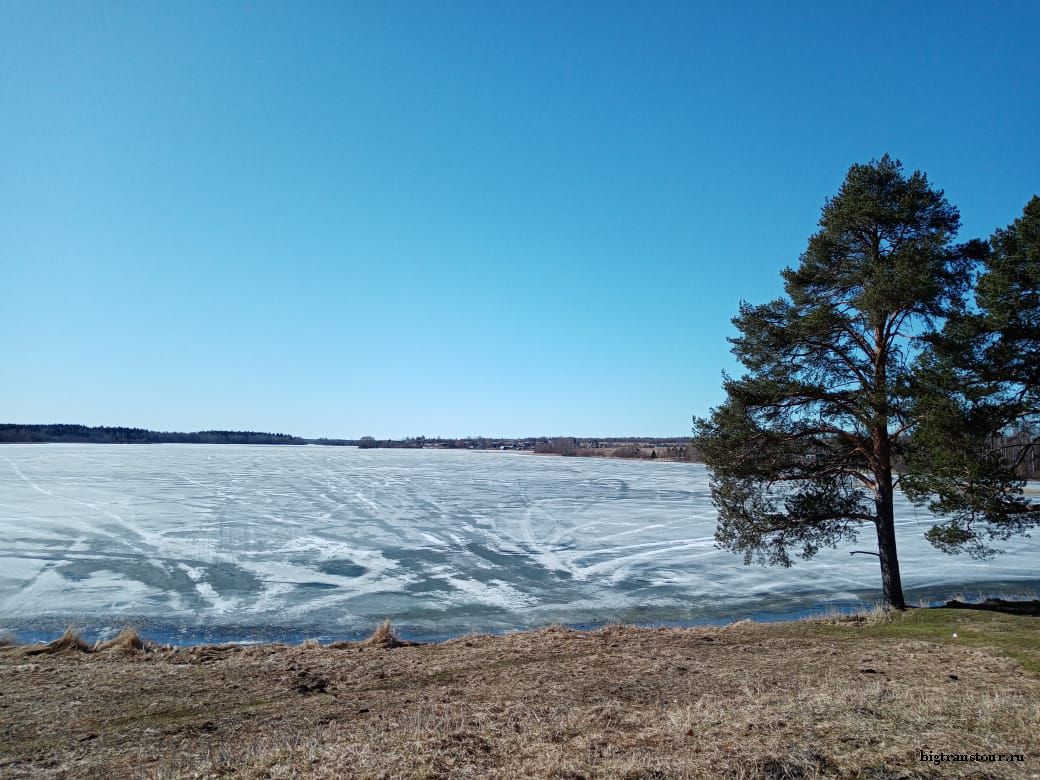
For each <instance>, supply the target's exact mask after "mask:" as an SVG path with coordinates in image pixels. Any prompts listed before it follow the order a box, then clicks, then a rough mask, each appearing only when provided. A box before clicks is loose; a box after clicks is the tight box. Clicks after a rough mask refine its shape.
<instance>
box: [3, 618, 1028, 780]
mask: <svg viewBox="0 0 1040 780" xmlns="http://www.w3.org/2000/svg"><path fill="white" fill-rule="evenodd" d="M954 634H956V636H954ZM135 639H136V638H135V637H133V636H129V635H128V636H126V637H124V638H123V639H122V640H121V641H117V642H113V643H110V645H109V646H107V647H104V648H99V649H97V650H95V651H91V652H88V651H86V649H85V646H84V645H82V644H79V643H77V642H76V641H75V637H73V636H71V635H70V636H68V637H66V638H65V641H64V642H63V643H61V645H57V646H52V647H49V648H45V647H42V646H33V647H26V646H11V647H7V648H6V649H4V650H3V651H2V652H0V694H2V695H0V776H4V777H29V776H32V777H40V776H42V777H47V776H52V777H105V778H109V777H251V778H252V777H256V778H260V777H264V778H281V777H316V778H340V777H364V778H383V777H385V778H391V777H392V778H398V777H400V778H434V777H473V778H485V777H490V778H514V777H553V778H571V779H576V778H633V779H634V778H646V779H647V780H649V779H650V778H672V777H674V778H687V777H688V778H700V777H747V778H753V777H754V778H763V777H764V778H773V779H776V780H779V779H780V778H814V777H858V778H887V779H888V780H896V778H919V777H921V778H923V777H977V778H983V777H1015V778H1022V777H1040V618H1036V617H1021V616H1012V615H1004V614H997V613H993V612H982V611H970V610H950V609H942V610H925V609H918V610H913V611H910V612H907V613H902V614H895V615H892V616H886V615H883V614H880V613H878V614H874V615H866V616H859V617H856V618H833V619H819V620H813V621H798V622H791V623H774V624H753V623H748V622H742V623H737V624H733V625H731V626H726V627H723V628H717V627H712V628H692V629H671V628H670V629H644V628H632V627H626V626H612V627H608V628H604V629H601V630H598V631H590V632H579V631H572V630H567V629H564V628H559V627H554V628H547V629H544V630H540V631H533V632H524V633H516V634H509V635H504V636H494V637H488V636H467V637H462V638H459V639H455V640H452V641H449V642H444V643H440V644H430V645H404V646H398V643H397V642H396V641H395V640H394V639H393V637H392V635H390V634H388V633H382V634H377V635H376V636H374V638H373V640H371V641H369V642H368V643H367V644H366V643H336V644H334V645H329V646H319V645H318V644H317V643H314V642H311V643H304V644H303V645H300V646H285V645H258V646H199V647H192V648H179V649H174V648H144V649H142V648H141V647H140V646H139V643H138V642H136V641H135ZM922 751H924V752H925V753H929V754H940V753H946V754H973V753H985V754H990V753H992V754H1021V755H1022V756H1023V757H1024V761H1023V762H1021V763H1007V762H999V763H997V762H994V763H989V762H987V763H972V762H944V763H941V764H936V763H933V762H928V761H922V760H921V758H920V756H921V752H922Z"/></svg>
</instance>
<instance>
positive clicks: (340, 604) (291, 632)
mask: <svg viewBox="0 0 1040 780" xmlns="http://www.w3.org/2000/svg"><path fill="white" fill-rule="evenodd" d="M897 512H898V517H897V522H898V533H899V546H900V559H901V563H902V570H903V580H904V587H905V589H906V590H907V595H908V599H914V598H929V599H935V598H942V597H945V596H947V595H949V594H952V593H955V592H959V591H965V592H969V593H974V592H975V591H976V590H984V591H987V592H1000V591H1004V590H1010V591H1016V592H1021V591H1023V590H1028V589H1031V588H1032V589H1035V588H1036V587H1037V584H1038V580H1040V575H1038V572H1037V562H1038V561H1040V544H1038V541H1037V540H1036V539H1026V540H1023V539H1018V540H1014V541H1013V542H1012V543H1011V544H1010V547H1011V552H1009V553H1008V554H1006V555H1004V556H1000V557H998V558H997V559H995V560H993V561H989V562H980V561H973V560H971V559H970V558H968V557H966V556H961V557H949V556H946V555H944V554H942V553H940V552H938V551H937V550H935V549H933V548H932V547H931V546H930V545H929V544H928V543H927V542H926V541H925V540H924V539H923V536H922V534H923V533H924V531H925V530H926V529H927V527H928V523H927V520H928V516H927V513H925V512H920V511H918V512H915V511H914V509H913V507H912V506H910V505H909V504H907V503H905V502H903V503H900V504H899V506H898V507H897ZM714 527H715V511H714V509H713V507H712V505H711V503H710V500H709V492H708V479H707V474H706V472H705V470H704V468H703V467H701V466H694V465H688V464H669V463H646V462H639V463H631V462H624V461H614V460H604V459H598V458H595V459H594V458H557V457H539V456H533V455H527V454H520V453H493V452H453V451H428V450H355V449H348V448H336V447H261V446H254V447H245V446H217V445H61V444H16V445H0V628H3V627H5V626H6V627H8V628H15V629H16V630H20V631H27V630H29V631H31V630H47V631H52V630H54V629H55V628H56V627H59V626H61V625H63V624H64V622H66V621H68V620H70V619H73V620H75V621H76V622H77V624H78V625H80V626H87V627H89V628H94V629H98V628H103V627H106V626H113V627H119V626H121V625H123V624H125V623H128V622H132V623H134V624H135V625H138V626H139V627H142V628H144V629H145V630H146V631H147V630H151V631H152V632H153V633H158V634H161V635H164V636H168V637H170V638H173V639H178V638H181V639H184V640H185V641H186V640H189V639H201V638H208V639H213V638H218V639H221V638H222V639H226V638H239V639H245V638H250V637H271V636H285V637H287V638H291V637H298V636H303V635H310V636H315V635H317V636H325V637H331V636H353V635H356V634H358V633H365V632H367V631H370V630H371V628H372V627H373V626H374V625H375V624H376V623H377V622H379V621H381V620H382V619H383V618H385V617H389V618H391V619H392V620H393V621H394V622H395V624H397V625H398V626H399V627H400V628H401V629H403V631H404V632H405V633H406V634H409V635H412V636H420V637H435V636H445V635H450V634H458V633H463V632H466V631H471V630H473V631H488V630H501V629H508V628H518V627H526V626H533V625H544V624H546V623H548V622H551V621H554V620H559V621H562V622H565V623H572V624H593V623H597V622H601V621H608V620H618V619H620V620H626V621H634V622H644V623H647V622H651V623H652V622H696V621H703V620H721V619H727V618H734V617H742V616H752V615H753V616H758V617H764V616H769V615H790V614H793V613H797V612H799V611H802V610H805V609H809V608H814V607H818V606H821V605H827V604H848V603H849V602H855V601H857V600H862V601H865V602H866V603H868V604H869V603H871V602H873V601H874V600H876V599H878V598H880V593H879V585H880V577H879V573H878V565H877V561H876V559H875V558H873V557H869V556H851V557H850V556H849V554H848V551H847V549H846V550H839V551H825V552H823V553H821V554H820V555H819V556H817V558H815V559H814V560H812V561H809V562H799V563H797V564H796V565H795V567H793V568H791V569H787V570H784V569H776V568H762V567H758V566H751V567H746V566H744V565H743V564H742V562H741V559H740V558H739V557H738V556H736V555H733V554H731V553H728V552H724V551H721V550H717V549H715V546H714V541H713V538H712V534H713V532H714ZM873 546H874V538H873V528H872V527H871V528H865V529H864V531H863V534H862V536H861V541H860V543H859V544H858V545H856V547H859V548H862V549H872V548H873ZM850 549H851V548H850Z"/></svg>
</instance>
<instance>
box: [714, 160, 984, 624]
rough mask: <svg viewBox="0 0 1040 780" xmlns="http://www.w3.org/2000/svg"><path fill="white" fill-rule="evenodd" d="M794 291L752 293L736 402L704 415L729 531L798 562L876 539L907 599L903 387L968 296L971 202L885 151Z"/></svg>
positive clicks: (892, 594)
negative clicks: (900, 464)
mask: <svg viewBox="0 0 1040 780" xmlns="http://www.w3.org/2000/svg"><path fill="white" fill-rule="evenodd" d="M819 227H820V229H819V232H817V233H816V234H815V235H813V236H812V237H811V238H810V239H809V245H808V248H807V249H806V251H805V252H804V253H803V254H802V256H801V259H800V262H799V264H798V267H797V268H795V269H791V268H788V269H786V270H785V271H784V272H783V278H784V289H785V291H786V296H785V297H783V298H779V299H777V300H774V301H771V302H769V303H766V304H763V305H759V306H753V305H750V304H748V303H746V302H745V303H742V304H741V306H740V313H739V314H738V316H737V317H735V318H734V320H733V323H734V325H736V327H737V329H738V330H739V331H740V335H739V336H737V337H736V338H733V339H731V343H732V344H733V352H734V354H735V355H736V356H737V357H738V358H739V360H740V362H741V363H742V364H743V365H744V367H745V368H746V369H747V372H746V373H745V374H744V375H743V376H741V377H740V378H739V379H733V378H730V377H724V387H725V391H726V400H725V402H724V403H723V404H722V405H721V406H719V407H718V408H716V409H713V410H712V413H711V416H710V417H709V418H708V419H703V420H696V421H695V425H694V433H695V435H696V445H697V446H698V447H699V448H700V450H701V452H702V453H703V455H704V459H705V462H706V464H707V465H708V467H709V469H710V470H711V474H712V483H711V489H712V496H713V499H714V502H715V504H716V506H717V508H718V510H719V525H718V529H717V531H716V540H717V541H718V543H719V544H720V545H721V546H723V547H725V548H728V549H731V550H733V551H735V552H742V553H744V557H745V562H746V563H751V562H752V561H753V560H758V561H759V562H761V563H770V564H779V565H783V566H790V565H791V563H792V559H791V552H792V551H794V552H795V553H796V554H798V555H800V556H801V557H804V558H810V557H812V556H813V555H814V554H816V553H817V552H818V550H819V549H820V548H821V546H835V545H837V544H838V543H839V542H841V541H843V540H850V539H855V538H856V535H857V531H858V529H859V528H860V527H861V525H863V524H872V525H873V526H874V527H875V530H876V535H877V545H878V546H877V550H878V551H877V555H878V558H879V559H880V564H881V576H882V584H883V589H884V597H885V600H886V602H887V603H888V604H889V605H890V606H893V607H897V608H902V607H904V606H905V604H904V599H903V591H902V584H901V580H900V575H899V560H898V555H897V550H896V535H895V522H894V520H895V518H894V506H893V491H894V489H895V485H896V478H895V475H894V465H895V463H896V462H897V459H899V458H900V457H901V455H902V451H903V448H904V444H905V440H906V434H907V432H908V431H909V430H910V429H911V427H912V426H913V425H914V422H915V420H914V418H913V416H912V411H913V409H912V404H911V403H910V399H909V398H908V397H907V395H906V393H905V392H904V391H905V389H906V388H907V387H908V385H909V374H910V362H911V360H912V358H913V356H914V354H915V353H916V352H917V349H918V347H917V344H918V336H919V334H920V333H922V332H923V331H928V330H930V329H933V328H934V327H936V326H937V323H939V322H940V321H941V320H943V319H945V318H946V317H948V316H949V315H950V314H951V313H955V312H956V311H958V310H959V308H960V307H961V305H962V300H963V296H964V293H965V291H966V288H967V283H968V270H967V268H968V264H967V261H966V260H965V258H964V256H963V254H962V253H961V252H959V251H958V250H957V248H955V247H953V246H952V245H951V240H952V238H953V236H954V235H955V234H956V232H957V229H958V227H959V215H958V212H957V210H956V209H955V208H954V207H953V206H952V205H950V203H949V202H947V200H946V199H945V198H944V196H943V193H942V191H941V190H936V189H934V188H932V187H931V186H930V185H929V183H928V180H927V178H926V176H925V175H924V174H923V173H920V172H914V173H912V174H910V175H909V176H906V175H904V173H903V169H902V166H901V164H900V163H899V162H898V161H897V160H893V159H891V158H890V157H889V156H888V155H885V156H884V157H882V158H881V159H880V160H876V161H872V162H870V163H869V164H866V165H853V166H852V167H851V168H850V169H849V171H848V174H847V175H846V177H845V181H844V183H843V184H842V186H841V189H840V190H839V192H838V194H837V195H836V196H835V197H834V198H832V199H830V200H828V201H827V202H826V203H825V205H824V207H823V210H822V214H821V217H820V221H819Z"/></svg>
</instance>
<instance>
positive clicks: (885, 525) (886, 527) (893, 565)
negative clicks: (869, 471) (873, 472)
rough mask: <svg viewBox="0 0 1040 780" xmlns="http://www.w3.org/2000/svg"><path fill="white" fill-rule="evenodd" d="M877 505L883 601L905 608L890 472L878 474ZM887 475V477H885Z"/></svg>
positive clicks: (890, 605)
mask: <svg viewBox="0 0 1040 780" xmlns="http://www.w3.org/2000/svg"><path fill="white" fill-rule="evenodd" d="M878 476H879V479H878V486H877V495H876V497H875V503H876V506H877V518H876V519H875V521H874V522H875V525H876V526H877V538H878V557H879V558H880V560H881V585H882V588H883V589H884V594H885V603H886V604H887V605H888V606H889V607H892V608H893V609H906V602H905V601H903V583H902V580H901V579H900V577H899V556H898V555H897V554H896V523H895V506H894V504H893V489H892V472H891V471H889V472H888V474H887V475H885V474H880V475H878ZM886 477H887V478H886Z"/></svg>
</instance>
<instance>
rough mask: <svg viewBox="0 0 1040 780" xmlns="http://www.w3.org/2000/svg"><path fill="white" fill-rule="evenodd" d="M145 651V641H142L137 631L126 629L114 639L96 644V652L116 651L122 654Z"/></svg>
mask: <svg viewBox="0 0 1040 780" xmlns="http://www.w3.org/2000/svg"><path fill="white" fill-rule="evenodd" d="M144 649H145V643H144V640H143V639H141V637H140V635H139V634H138V633H137V630H136V629H133V628H124V629H123V630H122V631H120V632H119V634H118V635H116V636H114V637H112V639H106V640H105V641H102V642H95V643H94V650H93V651H94V652H95V653H102V652H106V651H116V652H122V653H134V652H140V651H142V650H144Z"/></svg>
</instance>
